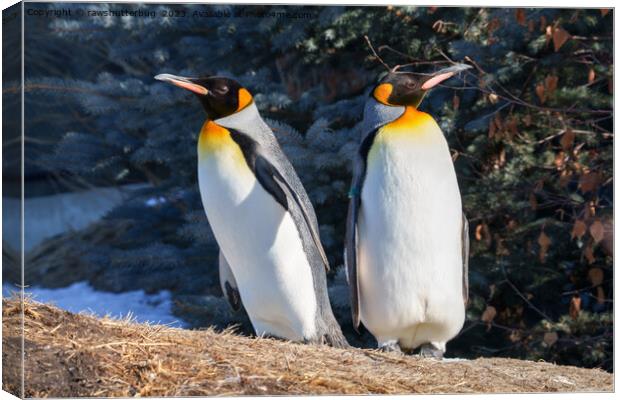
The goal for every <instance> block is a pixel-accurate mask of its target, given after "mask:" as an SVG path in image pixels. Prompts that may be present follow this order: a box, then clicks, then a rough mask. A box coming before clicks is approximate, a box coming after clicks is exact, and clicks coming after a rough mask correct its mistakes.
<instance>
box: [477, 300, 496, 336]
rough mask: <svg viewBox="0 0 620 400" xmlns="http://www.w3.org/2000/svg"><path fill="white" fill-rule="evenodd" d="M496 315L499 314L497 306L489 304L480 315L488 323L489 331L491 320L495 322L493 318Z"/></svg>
mask: <svg viewBox="0 0 620 400" xmlns="http://www.w3.org/2000/svg"><path fill="white" fill-rule="evenodd" d="M496 315H497V310H496V309H495V307H493V306H487V308H486V309H485V310H484V312H483V313H482V315H481V316H480V319H481V320H482V321H483V322H486V323H487V331H488V330H489V329H491V322H493V319H495V316H496Z"/></svg>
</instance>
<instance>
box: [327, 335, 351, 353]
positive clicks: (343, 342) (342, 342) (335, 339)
mask: <svg viewBox="0 0 620 400" xmlns="http://www.w3.org/2000/svg"><path fill="white" fill-rule="evenodd" d="M322 342H323V343H324V344H326V345H328V346H331V347H337V348H341V349H346V348H348V347H351V345H350V344H349V342H348V341H347V339H346V338H345V337H344V335H343V334H342V332H340V331H338V332H332V333H327V334H325V335H323V337H322Z"/></svg>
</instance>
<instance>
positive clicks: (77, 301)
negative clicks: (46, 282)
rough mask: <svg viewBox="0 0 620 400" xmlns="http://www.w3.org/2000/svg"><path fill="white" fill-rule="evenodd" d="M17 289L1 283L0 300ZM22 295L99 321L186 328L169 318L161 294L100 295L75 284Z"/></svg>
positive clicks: (166, 298) (168, 299) (168, 302)
mask: <svg viewBox="0 0 620 400" xmlns="http://www.w3.org/2000/svg"><path fill="white" fill-rule="evenodd" d="M12 292H19V288H18V287H17V286H14V285H12V284H10V283H3V285H2V296H3V297H9V296H10V295H11V293H12ZM26 295H30V296H32V298H33V299H34V300H36V301H39V302H41V303H52V304H54V305H55V306H57V307H59V308H62V309H64V310H67V311H71V312H73V313H79V312H84V311H85V312H89V313H92V314H95V315H97V316H99V317H103V316H105V315H109V316H111V317H114V318H124V317H126V316H127V315H128V314H130V315H131V316H132V317H134V318H135V320H136V321H137V322H150V323H156V324H166V325H170V326H173V327H180V328H181V327H186V326H187V324H186V323H185V322H184V321H183V320H181V319H179V318H178V317H176V316H174V315H173V314H172V296H171V294H170V292H169V291H167V290H162V291H160V292H159V293H157V294H146V293H145V292H144V291H143V290H135V291H131V292H123V293H110V292H101V291H97V290H95V289H93V288H92V287H91V286H90V285H89V284H88V282H77V283H74V284H72V285H70V286H67V287H64V288H57V289H48V288H42V287H36V286H35V287H29V288H26Z"/></svg>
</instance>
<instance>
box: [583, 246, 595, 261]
mask: <svg viewBox="0 0 620 400" xmlns="http://www.w3.org/2000/svg"><path fill="white" fill-rule="evenodd" d="M583 255H584V256H585V257H586V260H588V264H594V261H596V257H594V250H592V245H591V244H589V245H587V246H586V248H585V249H584V250H583Z"/></svg>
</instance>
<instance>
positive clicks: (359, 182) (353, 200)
mask: <svg viewBox="0 0 620 400" xmlns="http://www.w3.org/2000/svg"><path fill="white" fill-rule="evenodd" d="M378 131H379V130H378V129H375V130H374V131H373V132H371V133H370V134H369V135H367V136H366V137H365V138H364V140H363V141H362V144H361V146H360V148H359V154H358V157H357V159H356V164H355V170H354V172H353V181H352V182H351V190H350V191H349V210H348V213H347V231H346V236H345V250H346V258H345V261H346V267H347V277H348V279H349V288H350V297H351V316H352V318H353V327H354V328H355V329H356V330H357V328H358V327H359V325H360V307H359V281H358V279H357V218H358V215H359V209H360V204H361V202H362V199H361V196H362V188H363V186H364V179H365V177H366V164H367V159H368V152H369V151H370V147H371V146H372V144H373V142H374V140H375V137H376V136H377V132H378Z"/></svg>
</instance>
